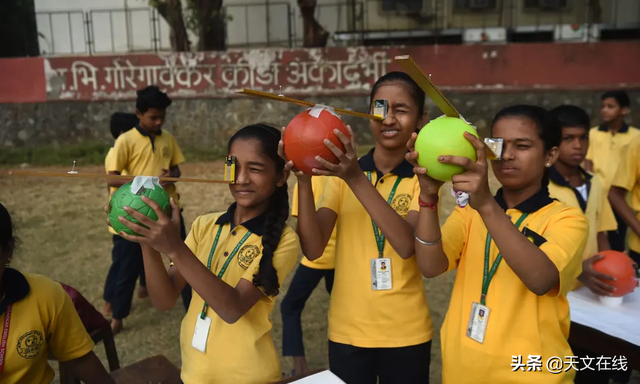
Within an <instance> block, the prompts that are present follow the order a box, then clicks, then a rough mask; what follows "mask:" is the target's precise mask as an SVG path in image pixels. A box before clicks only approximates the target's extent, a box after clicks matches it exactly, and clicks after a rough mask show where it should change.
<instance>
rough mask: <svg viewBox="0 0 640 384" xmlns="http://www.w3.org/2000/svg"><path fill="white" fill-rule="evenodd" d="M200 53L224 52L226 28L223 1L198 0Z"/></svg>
mask: <svg viewBox="0 0 640 384" xmlns="http://www.w3.org/2000/svg"><path fill="white" fill-rule="evenodd" d="M197 10H198V15H197V21H198V51H224V50H225V49H226V36H225V32H226V26H225V20H224V14H223V13H222V0H197Z"/></svg>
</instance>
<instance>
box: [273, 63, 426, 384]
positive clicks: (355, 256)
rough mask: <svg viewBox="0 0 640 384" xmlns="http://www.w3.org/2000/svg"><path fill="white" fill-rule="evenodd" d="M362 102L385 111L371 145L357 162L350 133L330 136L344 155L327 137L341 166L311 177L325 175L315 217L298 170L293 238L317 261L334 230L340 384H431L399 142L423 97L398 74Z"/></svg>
mask: <svg viewBox="0 0 640 384" xmlns="http://www.w3.org/2000/svg"><path fill="white" fill-rule="evenodd" d="M370 98H371V99H370V106H371V110H372V112H373V110H374V107H376V106H382V107H383V108H384V105H387V106H388V111H387V115H386V118H385V119H384V120H383V121H372V122H371V123H370V128H371V132H372V134H373V137H374V138H375V140H376V143H375V147H374V149H372V150H371V151H370V152H369V153H368V154H366V155H364V156H362V157H360V158H359V159H358V157H357V154H356V150H355V138H354V137H353V133H352V134H351V140H349V139H348V138H347V137H346V136H345V135H343V134H342V133H339V131H336V132H337V133H336V135H337V136H338V138H339V139H340V140H341V141H342V143H343V144H344V145H345V151H344V152H343V151H341V150H340V149H338V148H337V147H336V146H334V145H333V144H332V143H331V142H330V141H328V140H326V141H325V143H326V145H327V147H328V148H329V149H331V150H332V151H333V153H334V154H336V156H337V157H338V159H339V164H332V163H329V162H327V161H325V160H324V159H322V158H320V157H318V158H317V160H318V161H320V162H321V164H322V165H323V168H324V170H320V169H314V170H313V171H314V175H321V176H333V177H329V178H328V179H327V183H326V185H325V187H324V191H323V193H322V195H321V196H320V199H319V201H318V204H317V211H316V205H315V204H314V201H315V200H314V194H313V191H312V182H311V177H310V176H307V175H303V174H301V173H299V172H297V173H296V175H297V177H298V233H299V234H300V239H301V244H302V250H303V253H304V255H305V256H306V257H307V258H308V259H309V260H315V259H317V258H318V257H320V256H321V255H322V254H323V251H324V249H325V246H326V245H327V243H328V241H329V239H330V238H331V234H332V232H333V230H334V228H335V231H336V235H335V236H336V250H335V279H334V285H333V290H332V291H331V304H330V308H329V321H328V322H329V365H330V369H331V371H332V372H333V373H335V374H336V375H337V376H339V377H340V378H341V379H342V380H343V381H345V382H347V383H348V384H360V383H362V384H375V383H377V382H380V383H383V384H396V383H397V384H413V383H416V384H418V383H420V384H423V383H428V382H429V364H430V354H431V338H432V333H433V323H432V320H431V316H430V314H429V308H428V305H427V299H426V295H425V292H424V285H423V282H422V276H421V275H420V270H419V268H418V265H417V263H416V259H415V257H414V243H413V226H412V225H411V224H410V223H409V222H408V221H407V220H406V218H407V215H408V214H410V213H411V212H409V210H410V206H411V202H412V200H414V199H417V198H418V195H419V194H420V190H419V185H418V181H417V178H416V176H415V175H414V174H413V167H412V166H411V164H409V163H408V162H407V161H406V160H405V154H406V153H407V148H406V143H407V140H408V139H409V137H410V136H411V134H412V133H413V132H415V131H417V130H418V129H420V128H422V126H423V125H424V122H425V119H426V113H425V111H424V100H425V94H424V92H423V91H422V90H421V89H420V87H418V86H417V84H416V83H415V82H414V81H413V80H412V79H411V77H409V76H408V75H407V74H406V73H403V72H390V73H387V74H385V75H384V76H382V77H381V78H380V79H378V81H377V82H376V83H375V84H374V86H373V89H372V92H371V96H370ZM282 153H283V152H281V154H282ZM282 156H284V155H282ZM292 166H293V164H292V163H288V167H292ZM415 210H416V211H417V208H416V209H415ZM416 214H417V212H416ZM378 380H379V381H378Z"/></svg>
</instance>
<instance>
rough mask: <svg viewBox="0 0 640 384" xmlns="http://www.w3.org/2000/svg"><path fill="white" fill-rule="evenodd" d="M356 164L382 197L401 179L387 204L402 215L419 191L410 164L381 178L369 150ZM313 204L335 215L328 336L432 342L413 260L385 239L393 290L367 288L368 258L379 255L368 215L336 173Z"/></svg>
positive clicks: (358, 342) (371, 342)
mask: <svg viewBox="0 0 640 384" xmlns="http://www.w3.org/2000/svg"><path fill="white" fill-rule="evenodd" d="M359 163H360V168H361V169H362V170H363V171H364V172H365V173H366V172H367V171H370V172H371V182H372V183H373V184H375V187H376V189H377V190H378V192H380V194H381V195H382V197H383V198H384V199H385V200H387V199H388V198H389V195H390V193H391V190H392V187H393V185H394V184H395V182H396V180H397V178H398V177H400V178H401V181H400V184H399V185H398V187H397V190H396V193H395V196H394V198H393V200H392V202H391V207H392V208H393V209H394V210H395V211H396V212H397V213H398V214H399V215H401V216H402V217H403V218H406V216H407V214H408V212H409V209H410V206H411V202H412V200H413V199H417V198H418V197H419V195H420V186H419V184H418V179H417V177H415V175H414V174H413V167H412V166H411V164H409V163H408V162H406V161H403V162H402V163H401V164H400V165H399V166H398V167H396V169H394V170H393V171H391V172H390V173H388V174H386V175H384V176H381V175H380V174H379V172H378V171H377V170H376V168H375V164H374V162H373V151H371V152H369V154H367V155H365V156H363V157H361V158H360V160H359ZM317 208H318V209H322V208H326V209H330V210H332V211H334V212H335V213H336V214H337V215H338V219H337V221H336V227H335V230H336V253H335V260H336V261H335V278H334V283H333V290H332V291H331V304H330V307H329V339H330V340H331V341H333V342H336V343H341V344H348V345H353V346H356V347H363V348H394V347H406V346H411V345H417V344H422V343H426V342H428V341H429V340H431V338H432V334H433V322H432V319H431V316H430V314H429V307H428V305H427V297H426V294H425V292H424V285H423V282H422V274H421V272H420V269H419V268H418V264H417V262H416V258H415V257H411V258H409V259H406V260H405V259H402V258H401V257H400V256H399V255H398V254H397V252H395V250H394V249H393V248H392V247H391V246H390V245H389V242H388V241H386V240H385V247H384V257H388V258H390V259H391V274H392V289H391V290H379V291H374V290H372V288H371V260H372V259H375V258H377V257H378V248H377V243H376V238H375V235H374V232H373V225H372V223H371V216H369V214H368V213H367V211H366V210H365V208H364V207H363V206H362V204H361V203H360V201H359V200H358V199H357V198H356V196H355V195H354V193H353V192H352V191H351V189H350V188H349V187H348V186H347V184H346V183H345V182H344V181H343V180H341V179H339V178H337V177H331V178H329V179H328V180H327V183H326V185H325V189H324V193H323V194H322V196H321V197H320V200H319V201H318V204H317Z"/></svg>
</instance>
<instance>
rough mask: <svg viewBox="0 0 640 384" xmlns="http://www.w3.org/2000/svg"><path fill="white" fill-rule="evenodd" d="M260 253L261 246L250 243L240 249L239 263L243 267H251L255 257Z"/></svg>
mask: <svg viewBox="0 0 640 384" xmlns="http://www.w3.org/2000/svg"><path fill="white" fill-rule="evenodd" d="M258 255H260V248H258V246H257V245H253V244H248V245H245V246H244V247H242V248H241V249H240V252H239V253H238V265H240V267H242V269H247V268H249V265H251V262H253V259H255V258H256V257H258Z"/></svg>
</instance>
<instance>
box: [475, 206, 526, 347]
mask: <svg viewBox="0 0 640 384" xmlns="http://www.w3.org/2000/svg"><path fill="white" fill-rule="evenodd" d="M528 215H529V214H528V213H523V214H522V216H520V218H519V219H518V221H516V228H518V229H520V225H521V224H522V222H523V221H524V219H526V218H527V216H528ZM491 240H492V239H491V234H490V233H489V231H487V241H486V243H485V247H484V270H483V275H482V293H481V294H480V303H477V302H473V303H472V304H471V314H470V315H469V323H468V325H467V336H468V337H469V338H471V339H473V340H475V341H477V342H478V343H480V344H482V343H483V342H484V337H485V334H486V332H487V322H488V321H489V312H490V310H489V307H487V306H486V304H487V292H488V291H489V284H490V283H491V280H492V279H493V276H494V275H495V274H496V270H497V269H498V265H500V262H501V261H502V254H501V253H498V256H497V257H496V259H495V260H494V262H493V265H492V266H491V270H489V257H490V254H491Z"/></svg>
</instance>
